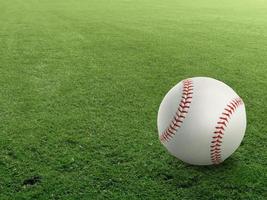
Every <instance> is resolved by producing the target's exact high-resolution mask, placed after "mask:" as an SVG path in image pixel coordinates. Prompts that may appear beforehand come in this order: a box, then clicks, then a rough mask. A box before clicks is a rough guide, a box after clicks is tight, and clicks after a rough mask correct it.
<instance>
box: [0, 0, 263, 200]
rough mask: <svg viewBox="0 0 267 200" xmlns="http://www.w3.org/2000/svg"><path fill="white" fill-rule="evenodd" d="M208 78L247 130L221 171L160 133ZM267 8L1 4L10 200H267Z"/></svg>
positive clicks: (237, 3) (0, 195) (127, 1)
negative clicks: (234, 100) (177, 89)
mask: <svg viewBox="0 0 267 200" xmlns="http://www.w3.org/2000/svg"><path fill="white" fill-rule="evenodd" d="M194 76H209V77H213V78H216V79H218V80H221V81H223V82H226V83H227V84H228V85H230V86H231V87H232V88H233V89H234V90H236V91H237V93H238V94H239V95H240V96H241V97H242V98H243V100H244V102H245V105H246V111H247V120H248V124H247V131H246V135H245V138H244V140H243V142H242V144H241V146H240V148H239V149H238V150H237V151H236V152H235V153H234V154H233V155H232V156H231V157H230V158H229V159H227V160H226V161H225V162H224V163H223V164H221V165H218V166H206V167H199V166H190V165H187V164H185V163H183V162H181V161H179V160H177V159H176V158H174V157H172V156H171V155H169V154H168V152H167V151H166V150H165V148H164V147H163V146H162V145H161V144H160V142H159V140H158V133H157V124H156V120H157V111H158V107H159V104H160V102H161V100H162V98H163V97H164V95H165V94H166V92H167V91H168V90H169V89H170V88H171V87H172V86H173V85H175V84H176V83H177V82H179V81H181V80H182V79H184V78H188V77H194ZM266 86H267V1H265V0H221V1H219V0H164V1H163V0H38V1H37V0H24V1H22V0H0V120H1V121H0V199H1V200H2V199H3V200H11V199H18V200H22V199H25V200H29V199H40V200H45V199H51V200H56V199H64V200H70V199H71V200H72V199H73V200H78V199H86V200H88V199H127V200H129V199H131V200H132V199H166V200H170V199H188V200H193V199H204V200H206V199H210V200H212V199H216V200H217V199H234V200H237V199H245V200H248V199H255V200H258V199H259V200H260V199H266V196H267V150H266V140H267V136H266V133H267V129H266V125H267V124H266V113H267V105H266V102H267V90H266Z"/></svg>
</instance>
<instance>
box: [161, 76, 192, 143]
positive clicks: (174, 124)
mask: <svg viewBox="0 0 267 200" xmlns="http://www.w3.org/2000/svg"><path fill="white" fill-rule="evenodd" d="M193 88H194V86H193V81H192V80H190V79H186V80H184V81H183V90H182V91H183V93H182V100H181V101H180V103H179V107H178V109H177V111H176V113H175V115H174V116H173V119H172V121H171V123H170V125H169V126H168V127H167V128H166V129H165V130H164V131H163V132H162V133H161V135H160V137H159V138H160V141H162V142H165V141H169V140H170V139H171V138H172V137H173V135H175V132H176V131H177V129H178V128H180V127H181V124H182V123H183V120H184V119H185V117H186V114H187V113H188V110H189V108H190V104H191V101H192V98H193V96H192V95H193V90H194V89H193ZM170 130H171V131H170ZM169 132H170V133H171V134H170V133H169Z"/></svg>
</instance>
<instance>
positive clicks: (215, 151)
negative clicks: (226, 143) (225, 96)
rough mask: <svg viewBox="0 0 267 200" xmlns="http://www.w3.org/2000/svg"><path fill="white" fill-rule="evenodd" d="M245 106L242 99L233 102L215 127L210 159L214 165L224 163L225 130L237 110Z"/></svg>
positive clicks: (226, 108)
mask: <svg viewBox="0 0 267 200" xmlns="http://www.w3.org/2000/svg"><path fill="white" fill-rule="evenodd" d="M242 104H243V101H242V99H241V98H240V97H238V98H235V99H233V100H231V101H230V102H229V103H228V104H227V106H226V107H225V108H224V111H223V112H222V114H221V116H220V117H219V120H218V121H217V124H216V126H215V131H214V132H213V134H214V136H213V137H212V141H211V145H210V159H211V162H212V163H213V164H219V163H221V162H222V160H221V159H222V158H221V153H222V148H221V147H222V143H223V141H222V140H223V136H224V133H225V129H226V127H227V124H228V123H229V120H230V119H231V116H232V115H233V114H234V112H235V111H236V109H237V108H238V107H239V106H240V105H242Z"/></svg>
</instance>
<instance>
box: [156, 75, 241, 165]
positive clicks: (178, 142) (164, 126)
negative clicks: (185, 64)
mask: <svg viewBox="0 0 267 200" xmlns="http://www.w3.org/2000/svg"><path fill="white" fill-rule="evenodd" d="M245 130H246V111H245V105H244V102H243V101H242V99H241V98H240V97H239V96H238V95H237V94H236V93H235V91H234V90H233V89H232V88H230V87H229V86H228V85H226V84H224V83H223V82H220V81H218V80H215V79H212V78H207V77H195V78H189V79H186V80H183V81H181V82H179V83H178V84H177V85H175V86H174V87H173V88H172V89H171V90H170V91H169V92H168V93H167V94H166V96H165V97H164V99H163V101H162V102H161V104H160V107H159V112H158V131H159V139H160V141H161V143H162V144H163V145H164V146H165V147H166V148H167V150H168V151H169V152H170V153H171V154H172V155H174V156H175V157H177V158H178V159H180V160H182V161H184V162H186V163H190V164H194V165H211V164H219V163H221V162H223V161H224V160H225V159H226V158H228V157H229V156H230V155H231V154H232V153H233V152H234V151H235V150H236V149H237V148H238V147H239V145H240V143H241V141H242V139H243V137H244V134H245Z"/></svg>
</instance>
